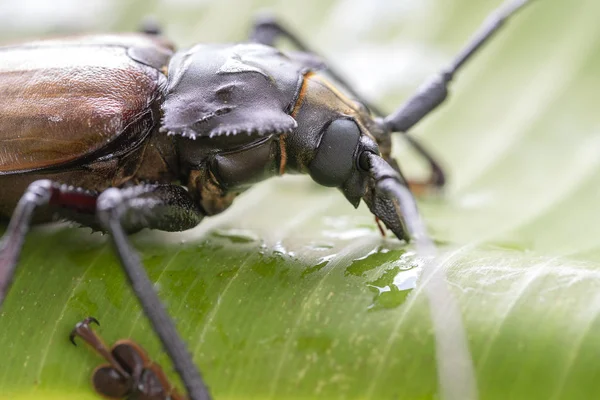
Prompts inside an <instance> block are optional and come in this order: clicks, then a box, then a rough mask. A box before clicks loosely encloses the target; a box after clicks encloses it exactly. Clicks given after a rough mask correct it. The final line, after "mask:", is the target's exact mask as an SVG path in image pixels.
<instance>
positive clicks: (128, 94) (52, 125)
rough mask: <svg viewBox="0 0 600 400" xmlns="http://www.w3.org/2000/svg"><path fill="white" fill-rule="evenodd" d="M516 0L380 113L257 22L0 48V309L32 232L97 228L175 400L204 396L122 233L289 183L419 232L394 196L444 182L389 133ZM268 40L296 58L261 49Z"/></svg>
mask: <svg viewBox="0 0 600 400" xmlns="http://www.w3.org/2000/svg"><path fill="white" fill-rule="evenodd" d="M526 3H527V0H507V2H506V3H505V4H504V5H503V6H501V7H500V8H499V9H498V10H496V12H494V13H493V14H492V15H491V16H490V17H489V19H488V20H486V21H485V22H484V24H483V26H482V28H481V30H480V31H479V32H478V33H476V34H475V36H474V37H473V38H472V40H471V41H470V42H469V43H468V44H467V45H466V47H465V48H464V49H463V50H462V51H461V52H460V53H459V55H458V56H457V57H456V58H455V59H454V61H453V62H452V63H451V64H450V65H449V66H448V67H447V68H445V69H443V70H442V71H441V72H440V73H439V74H437V75H435V76H434V77H433V79H431V80H429V81H428V82H426V83H425V84H424V85H423V86H421V88H420V89H419V90H418V91H417V93H416V94H415V95H413V96H412V97H410V98H409V99H408V100H407V101H406V102H405V104H404V105H403V106H401V107H400V108H399V109H398V110H396V111H395V112H393V113H392V114H390V115H388V116H384V115H385V114H384V113H382V112H381V111H379V110H377V109H376V108H375V107H373V106H369V105H368V104H367V102H366V101H365V100H364V99H362V98H361V96H359V95H358V94H357V93H356V92H355V91H354V90H353V89H352V87H351V86H350V85H348V84H347V83H346V82H345V81H344V80H343V79H342V78H341V77H340V75H339V74H337V73H336V72H335V71H334V70H332V69H331V67H329V66H328V65H327V64H326V63H325V62H324V61H322V59H320V58H319V57H318V56H317V55H315V53H314V52H312V51H310V50H309V49H308V47H307V46H305V45H304V44H303V43H302V41H300V40H299V39H298V38H297V37H296V36H294V35H293V34H291V33H290V32H289V31H287V30H286V29H285V28H283V27H282V26H281V25H279V24H278V23H277V22H276V21H274V20H272V19H263V20H261V21H259V22H258V23H257V24H256V25H255V27H254V29H253V32H252V34H251V41H250V42H249V43H243V44H234V45H212V44H199V45H197V46H194V47H192V48H191V49H189V50H185V51H178V52H175V51H174V48H173V46H172V45H171V44H170V43H169V42H168V41H166V40H164V39H163V38H161V37H160V36H159V35H156V34H155V33H156V32H153V29H150V30H148V31H147V32H145V33H140V34H129V35H127V34H122V35H97V36H81V37H70V38H65V39H60V40H48V41H38V42H31V43H27V44H20V45H15V46H6V47H2V48H0V53H1V56H0V60H1V61H0V94H1V95H2V98H3V102H2V104H0V116H2V118H1V119H0V185H1V186H2V187H3V190H2V192H0V216H2V217H5V218H8V217H10V223H9V225H8V228H7V230H6V233H5V235H4V237H3V238H2V243H1V247H0V304H1V303H2V301H3V299H4V297H5V296H6V294H7V291H8V289H9V286H10V282H11V280H12V277H13V275H14V271H15V268H16V265H17V261H18V258H19V254H20V251H21V247H22V244H23V242H24V238H25V235H26V232H27V231H28V229H29V227H30V225H31V224H32V223H36V222H47V221H50V220H52V219H53V218H54V217H55V216H58V217H59V218H63V219H68V220H71V221H75V222H77V223H80V224H82V225H85V226H90V227H92V228H94V229H99V230H103V231H106V232H108V233H109V234H110V237H111V240H112V243H113V245H114V247H115V249H116V251H117V254H118V256H119V258H120V261H121V265H122V267H123V269H124V271H125V273H126V275H127V277H128V279H129V281H130V283H131V286H132V288H133V291H134V293H135V294H136V296H137V297H138V299H139V301H140V303H141V305H142V308H143V310H144V312H145V314H146V316H147V317H148V318H149V320H150V322H151V324H152V326H153V328H154V330H155V331H156V333H157V335H158V336H159V338H160V340H161V343H162V345H163V347H164V348H165V350H166V352H167V353H168V355H169V357H170V358H171V360H172V361H173V364H174V367H175V369H176V370H177V372H178V373H179V375H180V376H181V378H182V381H183V383H184V385H185V387H186V390H187V393H188V395H189V397H190V399H193V400H198V399H207V398H210V395H209V393H208V390H207V388H206V386H205V385H204V383H203V381H202V379H201V376H200V372H199V371H198V369H197V367H196V366H195V365H194V363H193V361H192V359H191V357H190V355H189V353H188V352H187V350H186V346H185V344H184V343H183V341H182V340H181V338H180V337H179V335H178V334H177V330H176V328H175V325H174V323H173V321H172V320H171V318H170V317H169V315H168V313H167V312H166V311H165V309H164V307H163V306H162V304H161V302H160V300H159V299H158V297H157V295H156V293H155V292H154V289H153V287H152V284H151V282H150V280H149V279H148V277H147V275H146V273H145V271H144V269H143V267H142V266H141V263H140V260H139V258H138V256H137V254H136V253H135V252H134V250H133V248H132V247H131V245H130V244H129V242H128V240H127V237H126V234H127V233H131V232H135V231H139V230H140V229H143V228H151V229H160V230H164V231H182V230H186V229H190V228H192V227H194V226H196V225H198V224H199V223H200V222H201V221H202V219H203V218H204V217H205V216H209V215H214V214H218V213H220V212H223V211H224V210H225V209H227V207H228V206H229V205H230V204H231V202H232V201H233V200H234V198H235V197H236V196H237V195H238V194H239V193H241V192H243V191H244V190H246V189H247V188H249V187H250V186H252V184H253V183H256V182H258V181H260V180H263V179H266V178H268V177H272V176H277V175H282V174H283V173H285V172H290V173H308V174H309V175H310V176H311V177H312V178H313V179H314V180H315V181H316V182H317V183H319V184H321V185H324V186H330V187H337V188H338V189H339V190H341V192H342V193H343V195H344V196H345V197H346V198H347V199H348V200H349V201H350V203H352V204H353V205H354V206H355V207H356V206H358V204H359V203H360V201H361V200H363V201H364V202H365V203H366V204H367V206H368V207H369V209H370V210H371V212H372V213H373V214H374V215H375V216H376V217H377V218H378V219H379V220H380V221H382V222H383V224H384V225H385V226H386V227H387V228H388V229H390V230H391V231H392V232H393V233H394V234H395V235H396V236H397V237H398V238H399V239H403V240H406V241H408V240H409V239H410V236H411V235H412V236H413V237H419V236H422V235H423V234H424V229H422V225H421V224H420V220H419V216H418V214H417V212H416V207H415V204H414V200H413V198H412V196H411V195H410V192H409V190H408V188H409V187H410V188H413V189H417V190H422V189H427V188H435V187H441V186H442V185H443V184H444V174H443V172H442V170H441V168H440V167H439V164H438V163H437V162H436V161H435V159H434V158H433V157H432V156H431V155H430V154H429V153H428V152H427V151H426V150H425V149H424V148H423V147H422V146H421V145H420V144H419V143H418V142H417V141H416V140H415V139H414V138H411V137H410V136H407V135H404V137H405V138H407V140H408V141H409V143H410V144H412V146H413V147H414V148H415V150H416V151H417V152H418V153H420V154H421V155H422V156H423V157H424V158H425V159H426V160H427V161H428V162H429V165H430V167H431V173H430V177H429V179H427V180H425V181H422V182H413V181H409V180H406V179H405V178H404V177H403V176H402V174H401V173H400V169H399V167H398V164H397V163H396V162H395V161H394V160H393V159H392V157H391V134H392V133H394V132H398V133H406V132H407V131H408V130H409V129H410V128H411V127H413V126H414V125H415V124H416V123H418V122H419V121H420V120H421V119H423V118H424V117H425V116H426V115H428V114H429V113H430V112H431V111H432V110H434V109H435V108H436V107H437V106H438V105H439V104H441V103H442V102H443V101H444V100H445V98H446V96H447V94H448V85H449V83H450V81H451V80H452V78H453V77H454V75H455V73H456V72H457V71H458V70H459V69H460V68H461V67H462V66H463V65H464V63H465V62H466V61H467V60H468V59H470V57H471V56H472V55H473V54H474V53H476V52H477V50H478V49H480V48H481V46H482V45H483V44H484V43H485V42H486V41H487V40H488V39H489V38H490V37H491V36H492V35H493V34H494V33H495V32H496V31H497V30H498V29H499V28H500V27H501V26H502V24H503V23H504V21H506V20H507V19H508V18H509V17H510V16H512V15H513V14H514V13H515V12H516V11H517V10H519V9H520V8H521V7H522V6H524V5H525V4H526ZM279 37H284V38H287V39H288V40H289V41H291V43H292V44H294V45H295V46H296V47H297V48H298V50H299V51H297V52H287V53H284V52H282V51H279V50H278V49H276V48H275V47H273V45H274V42H275V40H276V39H277V38H279ZM327 76H329V77H332V78H333V79H331V80H330V79H328V78H327ZM335 81H337V85H338V86H337V87H341V88H342V89H343V91H345V92H346V93H348V95H345V94H343V93H342V91H340V90H338V88H337V87H336V84H335V83H333V82H335ZM34 211H35V215H34Z"/></svg>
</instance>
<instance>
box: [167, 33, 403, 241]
mask: <svg viewBox="0 0 600 400" xmlns="http://www.w3.org/2000/svg"><path fill="white" fill-rule="evenodd" d="M311 67H314V65H307V63H306V62H304V61H302V60H301V59H300V58H294V59H292V58H289V57H288V56H286V55H284V54H282V53H280V52H279V51H277V50H276V49H274V48H272V47H269V46H264V45H258V44H244V45H233V46H214V45H199V46H196V47H194V48H192V49H190V50H189V51H187V52H184V53H180V54H177V55H175V56H174V57H173V59H172V60H171V62H170V64H169V78H168V87H167V90H166V96H165V101H164V103H163V112H164V119H163V130H166V131H168V132H169V134H173V135H177V136H181V137H184V138H187V139H199V138H204V139H205V140H204V141H203V142H204V143H203V144H202V145H200V144H197V145H192V144H191V141H190V144H187V143H186V145H185V146H183V148H182V149H181V152H180V153H182V154H183V158H184V159H185V160H183V161H184V163H187V164H188V165H190V164H191V165H200V164H201V162H202V160H204V159H205V157H206V155H205V153H202V151H203V150H202V149H205V148H206V140H209V141H210V142H211V143H212V144H214V143H216V144H217V146H216V147H218V148H219V149H232V148H239V147H240V146H242V147H243V146H245V145H246V144H244V143H248V140H250V141H252V140H254V138H256V139H258V137H259V136H272V137H277V138H278V140H279V141H280V146H277V149H278V151H281V154H279V156H278V157H276V156H273V155H272V153H267V152H266V153H265V154H269V156H268V157H269V158H270V159H275V158H279V160H280V163H282V167H281V168H277V169H274V168H272V169H271V170H272V171H280V170H283V169H284V168H283V167H285V170H286V171H287V172H300V173H308V174H310V176H311V177H312V178H313V179H314V180H315V181H316V182H317V183H319V184H321V185H324V186H330V187H337V188H339V189H340V190H341V191H342V193H343V194H344V195H345V197H346V198H347V199H348V200H349V201H350V202H351V203H352V204H353V205H354V206H355V207H357V206H358V205H359V203H360V200H361V199H363V200H364V201H365V202H366V204H367V205H368V206H369V208H370V209H371V211H372V212H373V214H375V215H376V216H377V217H378V218H379V219H381V220H382V221H383V222H384V223H385V225H386V226H387V227H388V228H389V229H391V230H392V231H393V232H394V233H395V234H396V236H398V237H399V238H400V239H408V237H407V234H406V230H405V227H404V223H403V220H402V217H401V216H400V214H399V212H398V211H397V210H398V208H397V207H395V205H394V203H393V202H392V201H390V200H388V199H387V198H384V197H382V196H381V195H380V193H379V191H378V190H377V182H376V181H375V179H374V178H373V171H372V168H370V165H368V163H367V162H366V161H365V160H366V159H367V158H368V157H367V158H365V157H364V155H365V154H367V153H368V154H376V155H378V154H380V149H379V146H378V143H377V140H376V138H381V137H388V136H389V135H387V136H386V135H385V126H384V124H383V123H380V122H379V121H378V120H376V119H374V118H372V116H371V114H370V112H369V111H368V110H367V109H366V108H365V107H364V106H363V105H361V104H360V103H358V102H356V101H354V100H352V99H351V98H350V97H348V96H346V95H344V94H343V93H342V92H340V91H339V90H337V89H336V88H335V86H334V85H333V84H331V83H330V82H329V81H328V80H327V79H326V78H325V77H324V76H322V75H321V74H320V73H319V72H318V71H314V70H311ZM240 137H241V138H246V139H245V141H243V140H242V141H241V140H240ZM236 146H237V147H236ZM279 149H281V150H279ZM255 155H256V156H257V155H258V153H257V152H250V153H248V156H243V157H238V158H236V160H237V161H236V163H237V164H239V163H246V164H248V166H247V168H246V167H245V166H243V165H237V164H236V165H235V168H233V167H232V166H230V165H229V164H227V165H226V166H225V165H224V166H223V168H224V169H225V168H226V169H227V171H228V174H227V175H231V174H232V172H231V171H240V172H239V173H240V174H248V169H251V168H255V165H259V166H260V168H262V165H263V164H260V163H257V162H256V160H254V159H253V158H252V157H254V156H255ZM180 156H181V154H180ZM215 157H216V156H215ZM217 158H218V157H217ZM361 160H362V161H361ZM217 161H218V160H217ZM217 172H218V171H217ZM215 175H219V174H218V173H216V174H215ZM228 179H229V181H230V182H233V181H236V178H235V177H232V176H229V177H228ZM398 179H401V177H400V176H398ZM221 183H222V184H223V183H224V182H221ZM224 184H225V186H226V182H225V183H224Z"/></svg>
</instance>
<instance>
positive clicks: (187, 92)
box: [162, 44, 300, 139]
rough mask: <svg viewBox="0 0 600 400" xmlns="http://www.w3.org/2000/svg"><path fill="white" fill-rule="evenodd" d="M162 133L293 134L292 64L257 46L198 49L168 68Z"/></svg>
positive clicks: (191, 135)
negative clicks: (290, 110)
mask: <svg viewBox="0 0 600 400" xmlns="http://www.w3.org/2000/svg"><path fill="white" fill-rule="evenodd" d="M169 71H170V73H169V78H168V82H167V89H166V94H165V101H164V102H163V105H162V109H163V116H164V117H163V121H162V130H164V131H166V132H169V133H170V134H172V135H179V136H183V137H187V138H191V139H194V138H197V137H211V138H216V137H220V136H230V135H239V134H243V133H245V134H249V135H259V136H263V135H267V134H272V133H276V134H278V133H279V134H281V133H289V132H292V131H293V130H294V129H295V128H296V126H297V124H296V121H295V120H294V118H293V117H292V116H291V115H289V112H288V109H289V107H290V104H292V103H293V102H294V100H295V98H294V96H295V93H296V89H297V86H298V83H299V77H300V74H299V71H298V69H297V68H296V65H295V64H294V63H290V62H289V60H287V58H286V57H285V56H284V55H283V54H282V53H280V52H279V51H278V50H276V49H274V48H272V47H269V46H264V45H259V44H238V45H197V46H195V47H193V48H191V49H190V50H188V51H187V52H184V53H180V54H177V55H175V56H174V57H173V59H172V60H171V62H170V65H169Z"/></svg>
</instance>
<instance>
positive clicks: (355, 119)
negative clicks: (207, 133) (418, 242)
mask: <svg viewBox="0 0 600 400" xmlns="http://www.w3.org/2000/svg"><path fill="white" fill-rule="evenodd" d="M292 116H293V117H294V118H295V119H296V121H297V123H298V127H297V128H296V129H295V130H294V132H293V133H291V134H290V135H288V137H287V138H286V148H287V150H288V159H289V162H288V164H289V167H290V169H292V170H296V171H299V172H306V173H308V174H309V175H310V176H311V177H312V178H313V180H315V181H316V182H317V183H319V184H321V185H324V186H329V187H337V188H338V189H340V191H341V192H342V193H343V194H344V196H345V197H346V199H348V201H350V203H351V204H352V205H353V206H354V207H358V205H359V204H360V200H361V199H362V200H364V201H365V203H366V204H367V206H368V207H369V209H370V210H371V212H372V213H373V214H374V215H375V216H376V217H378V218H379V219H380V220H381V221H382V222H383V223H384V224H385V225H386V226H387V228H389V229H390V230H391V231H392V232H394V234H395V235H396V236H397V237H398V238H399V239H409V237H408V232H407V230H406V227H405V224H404V221H403V218H402V216H401V215H400V213H399V211H398V207H396V206H395V204H394V202H393V201H392V200H390V199H389V198H388V197H386V196H384V195H382V193H380V191H379V189H378V183H379V182H378V180H377V179H375V178H374V173H375V171H374V170H373V168H378V166H373V165H371V163H369V162H368V161H367V159H368V157H366V155H367V154H375V155H379V154H380V153H381V151H380V147H379V144H378V139H380V138H387V137H389V134H387V130H386V126H385V124H384V123H383V122H382V121H381V120H379V119H376V118H373V116H372V115H371V113H370V111H369V110H368V109H367V108H366V107H365V106H364V105H362V104H361V103H359V102H357V101H354V100H352V99H351V98H350V97H348V96H346V95H345V94H343V93H342V92H341V91H339V90H338V89H337V88H336V87H335V86H334V85H333V84H331V83H330V82H329V81H328V80H327V79H326V78H325V77H324V76H322V75H320V74H319V73H308V74H306V75H305V78H304V83H303V87H302V89H301V92H300V96H299V98H298V100H297V102H296V104H295V106H294V108H293V110H292ZM385 146H386V148H387V144H385ZM382 162H383V160H382ZM384 163H385V162H384ZM388 167H389V171H393V168H391V166H389V165H388ZM394 180H395V181H396V184H400V185H406V182H404V179H403V177H402V175H400V173H399V172H398V173H395V172H394Z"/></svg>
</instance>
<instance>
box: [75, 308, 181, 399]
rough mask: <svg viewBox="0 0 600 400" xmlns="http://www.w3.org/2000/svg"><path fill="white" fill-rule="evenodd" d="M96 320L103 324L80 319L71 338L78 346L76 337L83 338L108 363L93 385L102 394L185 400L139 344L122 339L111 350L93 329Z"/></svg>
mask: <svg viewBox="0 0 600 400" xmlns="http://www.w3.org/2000/svg"><path fill="white" fill-rule="evenodd" d="M92 323H94V324H96V325H100V322H98V320H97V319H96V318H94V317H88V318H86V319H84V320H83V321H81V322H78V323H77V324H76V325H75V328H73V330H72V331H71V334H70V335H69V339H70V340H71V342H72V343H73V344H74V345H77V343H76V342H75V337H80V338H81V339H83V340H84V341H85V342H86V343H87V344H89V345H90V347H91V348H92V350H94V351H95V352H96V353H98V354H99V355H100V356H101V357H103V358H104V359H105V360H106V361H107V362H108V364H102V365H100V366H98V367H96V369H95V370H94V372H93V373H92V384H93V386H94V389H95V390H96V391H97V392H98V393H100V394H102V395H103V396H105V397H107V398H109V399H124V398H126V399H130V400H134V399H135V400H184V397H183V396H182V395H181V394H180V393H179V392H178V391H177V390H176V389H175V388H174V387H173V386H172V385H171V383H170V382H169V380H168V379H167V376H166V375H165V373H164V371H163V370H162V369H161V368H160V366H159V365H158V364H155V363H154V362H152V361H151V360H150V359H149V358H148V355H147V354H146V352H145V351H144V349H142V347H141V346H140V345H139V344H137V343H136V342H134V341H132V340H130V339H121V340H118V341H116V342H115V344H114V345H112V346H111V348H110V349H109V348H108V347H107V346H106V344H104V341H103V340H102V338H101V337H100V336H98V334H97V333H96V332H94V330H93V329H92V327H91V324H92Z"/></svg>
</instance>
